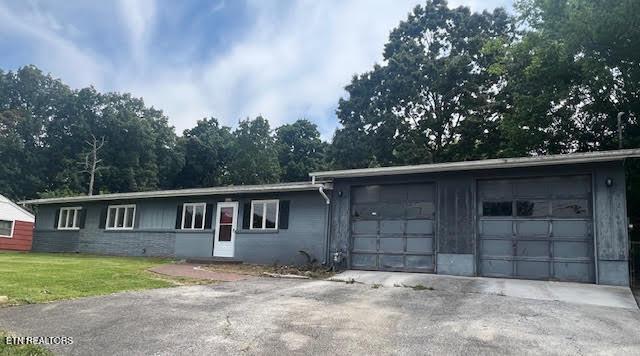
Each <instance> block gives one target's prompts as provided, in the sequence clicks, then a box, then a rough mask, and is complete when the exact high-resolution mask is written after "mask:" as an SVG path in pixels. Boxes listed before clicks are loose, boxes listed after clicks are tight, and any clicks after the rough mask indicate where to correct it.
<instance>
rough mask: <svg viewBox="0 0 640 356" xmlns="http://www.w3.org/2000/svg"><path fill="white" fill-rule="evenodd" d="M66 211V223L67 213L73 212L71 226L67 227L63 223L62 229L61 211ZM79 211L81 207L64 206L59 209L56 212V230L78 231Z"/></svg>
mask: <svg viewBox="0 0 640 356" xmlns="http://www.w3.org/2000/svg"><path fill="white" fill-rule="evenodd" d="M63 210H64V211H67V221H69V211H73V212H74V213H73V224H72V225H71V227H68V226H67V224H66V222H67V221H65V224H64V227H63V225H62V211H63ZM80 210H82V207H81V206H65V207H63V208H60V211H59V212H58V230H80Z"/></svg>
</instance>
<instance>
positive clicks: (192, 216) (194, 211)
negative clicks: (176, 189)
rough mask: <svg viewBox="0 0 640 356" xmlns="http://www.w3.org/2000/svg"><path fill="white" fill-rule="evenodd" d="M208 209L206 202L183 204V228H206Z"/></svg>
mask: <svg viewBox="0 0 640 356" xmlns="http://www.w3.org/2000/svg"><path fill="white" fill-rule="evenodd" d="M206 210H207V204H206V203H185V204H184V205H183V206H182V229H187V230H188V229H191V230H202V229H204V216H205V214H206Z"/></svg>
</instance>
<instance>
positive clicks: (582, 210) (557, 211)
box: [552, 199, 591, 218]
mask: <svg viewBox="0 0 640 356" xmlns="http://www.w3.org/2000/svg"><path fill="white" fill-rule="evenodd" d="M552 211H553V216H554V217H559V218H587V217H590V215H591V212H590V209H589V201H588V200H587V199H571V200H555V201H554V202H553V203H552Z"/></svg>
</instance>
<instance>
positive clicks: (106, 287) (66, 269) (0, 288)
mask: <svg viewBox="0 0 640 356" xmlns="http://www.w3.org/2000/svg"><path fill="white" fill-rule="evenodd" d="M167 262H170V260H166V259H158V258H144V257H109V256H93V255H82V254H48V253H18V252H0V276H2V282H1V283H0V296H8V297H9V304H10V305H16V304H31V303H44V302H50V301H54V300H60V299H72V298H79V297H87V296H93V295H101V294H110V293H115V292H120V291H127V290H140V289H149V288H161V287H168V286H173V285H176V282H174V281H172V280H170V279H168V278H160V277H158V276H156V275H154V274H152V273H150V272H148V271H147V269H148V268H150V267H153V266H156V265H159V264H163V263H167Z"/></svg>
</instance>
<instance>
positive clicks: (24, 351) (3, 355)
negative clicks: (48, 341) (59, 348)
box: [0, 330, 53, 356]
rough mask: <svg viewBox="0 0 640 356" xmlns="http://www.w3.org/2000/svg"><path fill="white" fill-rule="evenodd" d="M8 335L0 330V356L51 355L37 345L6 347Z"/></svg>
mask: <svg viewBox="0 0 640 356" xmlns="http://www.w3.org/2000/svg"><path fill="white" fill-rule="evenodd" d="M7 336H9V333H7V332H4V331H1V330H0V356H9V355H11V356H50V355H53V353H52V352H51V351H49V350H47V349H45V348H44V347H42V346H39V345H7V343H6V342H5V338H6V337H7Z"/></svg>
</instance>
